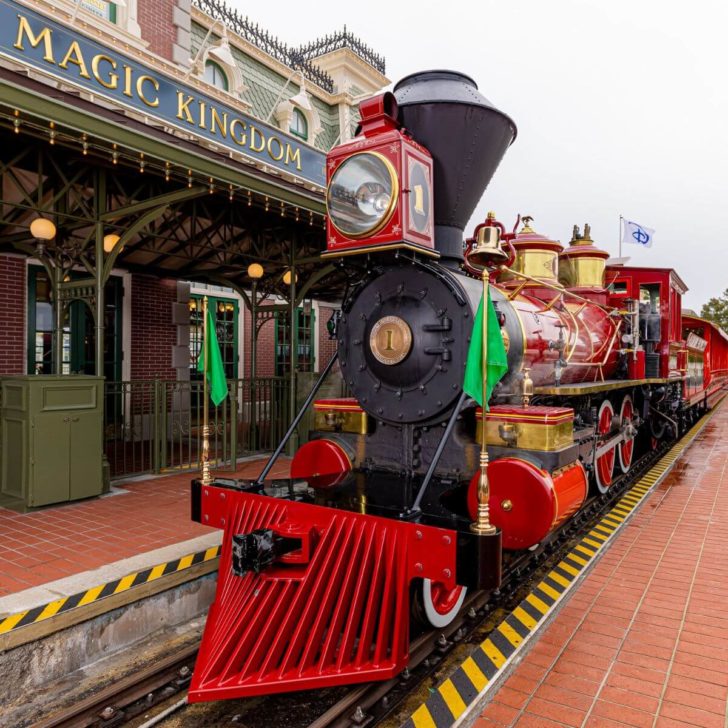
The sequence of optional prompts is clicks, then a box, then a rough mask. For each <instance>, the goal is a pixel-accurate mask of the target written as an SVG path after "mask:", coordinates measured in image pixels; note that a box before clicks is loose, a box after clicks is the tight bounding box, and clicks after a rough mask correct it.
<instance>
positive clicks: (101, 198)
mask: <svg viewBox="0 0 728 728" xmlns="http://www.w3.org/2000/svg"><path fill="white" fill-rule="evenodd" d="M105 212H106V171H105V170H99V172H98V173H97V176H96V241H95V242H96V256H95V258H96V269H95V270H94V279H95V281H96V310H95V318H96V342H95V343H96V361H95V367H94V370H95V373H96V376H97V377H103V376H104V348H105V347H104V334H105V326H104V284H105V282H106V281H105V280H104V224H103V222H101V216H102V215H103V214H104V213H105Z"/></svg>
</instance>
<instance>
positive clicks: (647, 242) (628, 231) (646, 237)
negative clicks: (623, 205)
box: [622, 220, 655, 248]
mask: <svg viewBox="0 0 728 728" xmlns="http://www.w3.org/2000/svg"><path fill="white" fill-rule="evenodd" d="M623 222H624V228H623V230H622V242H623V243H629V244H631V245H641V246H642V247H643V248H651V247H652V238H653V237H654V235H655V231H654V230H653V229H652V228H648V227H645V226H644V225H640V224H639V223H636V222H633V221H632V220H623Z"/></svg>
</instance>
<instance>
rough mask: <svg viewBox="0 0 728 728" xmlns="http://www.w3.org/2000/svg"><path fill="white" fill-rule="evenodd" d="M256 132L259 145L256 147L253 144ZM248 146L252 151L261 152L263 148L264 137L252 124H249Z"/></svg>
mask: <svg viewBox="0 0 728 728" xmlns="http://www.w3.org/2000/svg"><path fill="white" fill-rule="evenodd" d="M256 134H257V135H258V136H259V137H260V146H258V147H256V146H255V135H256ZM250 148H251V149H252V150H253V151H254V152H262V151H263V150H264V149H265V137H264V136H263V134H261V132H260V131H259V130H258V129H256V128H255V127H254V126H253V125H252V124H251V125H250Z"/></svg>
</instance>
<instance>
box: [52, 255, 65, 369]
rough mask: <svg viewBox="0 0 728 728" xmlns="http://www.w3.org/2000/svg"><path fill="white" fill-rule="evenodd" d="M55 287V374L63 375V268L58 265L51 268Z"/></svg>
mask: <svg viewBox="0 0 728 728" xmlns="http://www.w3.org/2000/svg"><path fill="white" fill-rule="evenodd" d="M50 271H52V276H51V277H50V281H51V285H52V286H53V373H54V374H56V375H57V376H60V375H61V374H63V303H62V302H61V284H62V283H63V268H61V266H58V265H54V266H52V267H50Z"/></svg>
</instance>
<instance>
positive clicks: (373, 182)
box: [327, 152, 397, 238]
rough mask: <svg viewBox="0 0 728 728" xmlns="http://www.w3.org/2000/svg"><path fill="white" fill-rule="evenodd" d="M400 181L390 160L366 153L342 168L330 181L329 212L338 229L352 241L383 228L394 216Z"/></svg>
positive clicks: (344, 163) (355, 157)
mask: <svg viewBox="0 0 728 728" xmlns="http://www.w3.org/2000/svg"><path fill="white" fill-rule="evenodd" d="M396 198H397V178H396V175H395V171H394V168H393V167H392V165H391V164H390V163H389V161H388V160H387V159H386V158H385V157H383V156H382V155H380V154H377V153H376V152H363V153H362V154H356V155H354V156H353V157H350V158H349V159H347V160H346V161H345V162H342V164H341V165H340V166H339V168H338V169H337V170H336V172H334V175H333V177H332V178H331V181H330V182H329V190H328V194H327V203H328V208H329V209H328V212H329V217H330V219H331V222H332V223H333V225H334V227H335V228H336V229H337V230H338V231H339V232H340V233H342V234H343V235H346V236H347V237H349V238H358V237H363V236H364V235H368V234H372V233H374V232H376V231H377V230H379V229H381V228H382V227H383V226H384V225H385V224H386V223H387V221H388V220H389V218H390V217H391V216H392V213H393V212H394V207H395V203H396Z"/></svg>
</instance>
